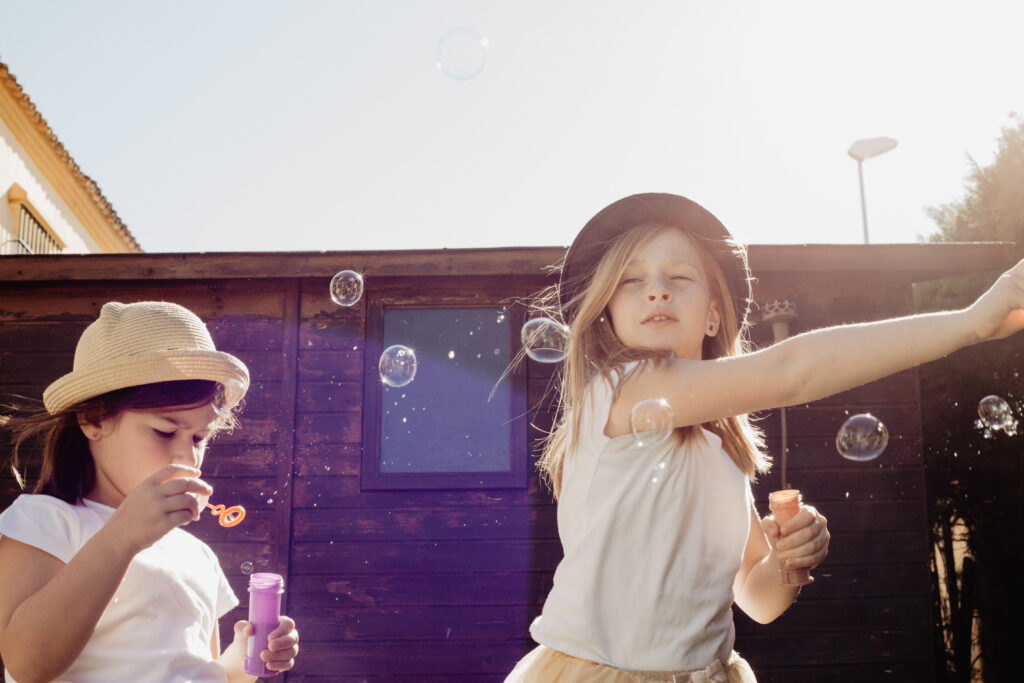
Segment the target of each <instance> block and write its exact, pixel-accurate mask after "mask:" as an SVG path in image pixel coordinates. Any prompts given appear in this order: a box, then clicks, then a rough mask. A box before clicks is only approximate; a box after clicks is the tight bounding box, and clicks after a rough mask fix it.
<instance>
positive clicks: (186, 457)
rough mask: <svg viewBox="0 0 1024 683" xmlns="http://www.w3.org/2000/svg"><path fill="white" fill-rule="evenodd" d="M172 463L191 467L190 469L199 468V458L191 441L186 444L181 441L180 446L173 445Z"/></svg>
mask: <svg viewBox="0 0 1024 683" xmlns="http://www.w3.org/2000/svg"><path fill="white" fill-rule="evenodd" d="M174 462H175V463H180V464H182V465H191V466H192V467H198V466H199V457H198V455H197V453H196V447H195V446H194V445H193V444H192V440H191V439H189V440H188V441H187V442H186V441H184V440H182V442H181V444H180V445H179V444H176V445H175V448H174Z"/></svg>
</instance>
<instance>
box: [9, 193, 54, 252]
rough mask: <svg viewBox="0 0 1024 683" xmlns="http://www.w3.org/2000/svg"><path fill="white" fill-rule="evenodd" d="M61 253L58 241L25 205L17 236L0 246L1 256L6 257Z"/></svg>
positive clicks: (21, 213)
mask: <svg viewBox="0 0 1024 683" xmlns="http://www.w3.org/2000/svg"><path fill="white" fill-rule="evenodd" d="M60 251H61V246H60V244H59V243H58V242H57V240H56V239H54V237H53V235H51V234H50V233H49V231H47V229H46V228H44V227H43V224H42V223H40V222H39V220H38V219H37V218H36V217H35V216H33V215H32V212H31V211H29V210H28V209H27V208H26V207H25V206H24V205H22V207H21V212H20V214H19V216H18V233H17V235H15V236H14V237H13V238H9V239H6V240H4V242H3V244H2V245H0V254H2V255H4V256H19V255H22V256H23V255H27V254H57V253H60Z"/></svg>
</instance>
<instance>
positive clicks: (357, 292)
mask: <svg viewBox="0 0 1024 683" xmlns="http://www.w3.org/2000/svg"><path fill="white" fill-rule="evenodd" d="M362 297H363V276H362V275H360V274H359V273H357V272H355V271H354V270H343V271H341V272H340V273H338V274H337V275H335V276H334V278H333V279H332V280H331V299H332V300H333V301H334V303H336V304H338V305H339V306H355V305H356V304H357V303H359V300H360V299H361V298H362Z"/></svg>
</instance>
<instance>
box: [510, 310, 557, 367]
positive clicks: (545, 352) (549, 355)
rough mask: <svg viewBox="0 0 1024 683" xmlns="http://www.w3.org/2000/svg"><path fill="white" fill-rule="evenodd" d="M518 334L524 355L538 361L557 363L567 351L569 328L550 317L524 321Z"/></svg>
mask: <svg viewBox="0 0 1024 683" xmlns="http://www.w3.org/2000/svg"><path fill="white" fill-rule="evenodd" d="M519 336H520V338H521V339H522V341H523V350H524V351H526V355H527V356H529V357H530V358H532V359H533V360H535V361H537V362H539V363H557V362H558V361H560V360H562V359H563V358H565V355H566V354H567V353H569V328H568V327H566V326H565V325H563V324H562V323H559V322H555V321H554V320H552V319H550V318H533V319H532V320H528V321H526V324H525V325H523V329H522V330H521V331H520V333H519Z"/></svg>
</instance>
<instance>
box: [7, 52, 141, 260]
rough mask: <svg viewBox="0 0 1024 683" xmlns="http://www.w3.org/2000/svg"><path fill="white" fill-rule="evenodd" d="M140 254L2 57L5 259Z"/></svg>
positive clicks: (130, 236) (112, 210)
mask: <svg viewBox="0 0 1024 683" xmlns="http://www.w3.org/2000/svg"><path fill="white" fill-rule="evenodd" d="M138 251H142V248H141V247H140V246H139V244H138V242H136V241H135V238H134V237H133V236H132V234H131V232H129V230H128V228H127V227H126V226H125V224H124V223H122V222H121V219H120V218H118V216H117V212H116V211H114V207H112V206H111V205H110V202H108V201H107V199H106V197H104V196H103V193H102V192H101V191H100V188H99V186H98V185H97V184H96V182H95V181H93V180H92V179H91V178H90V177H89V176H87V175H85V174H84V173H82V171H81V169H79V168H78V164H76V163H75V160H74V159H72V158H71V155H70V154H68V152H67V150H66V149H64V146H63V145H62V144H61V143H60V140H58V139H57V136H56V135H55V134H54V132H53V131H52V130H50V126H49V125H48V124H47V123H46V120H45V119H43V117H42V114H40V113H39V111H38V110H37V109H36V107H35V105H34V104H32V101H31V100H30V99H29V98H28V95H26V94H25V92H24V91H23V90H22V89H21V86H20V85H19V84H18V81H17V80H15V78H14V75H13V74H11V72H10V71H9V70H8V68H7V65H6V64H4V63H2V62H0V256H10V255H19V254H57V253H63V254H85V253H116V252H138Z"/></svg>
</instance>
